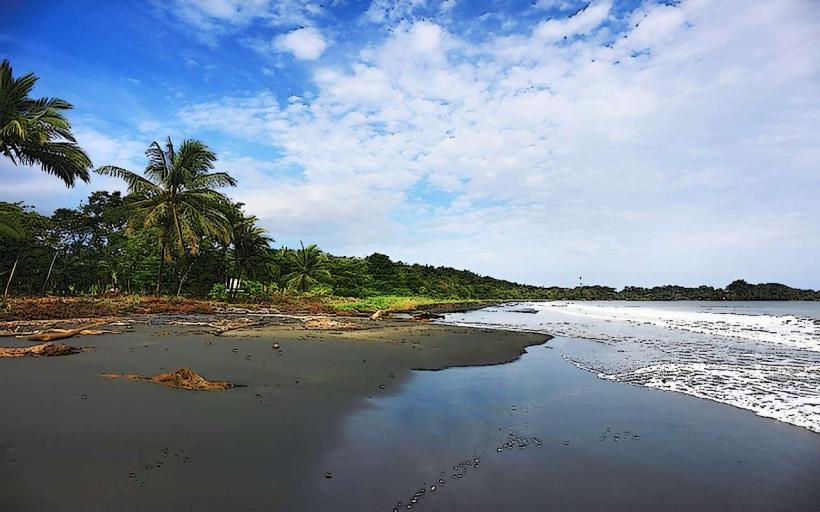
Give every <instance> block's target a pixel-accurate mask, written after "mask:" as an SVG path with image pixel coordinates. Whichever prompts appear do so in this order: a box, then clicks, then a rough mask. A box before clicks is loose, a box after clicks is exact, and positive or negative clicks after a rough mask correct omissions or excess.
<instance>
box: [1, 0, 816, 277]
mask: <svg viewBox="0 0 820 512" xmlns="http://www.w3.org/2000/svg"><path fill="white" fill-rule="evenodd" d="M818 47H820V4H818V3H817V2H814V1H811V0H783V1H778V2H766V1H762V0H725V1H721V2H713V1H706V0H684V1H682V2H672V3H658V2H644V1H618V0H614V1H608V0H595V1H593V2H592V3H590V4H588V3H587V2H581V1H574V0H536V1H520V2H519V1H488V2H478V1H469V2H468V1H466V0H455V1H453V0H450V1H443V2H442V1H434V0H426V1H425V0H393V1H383V0H374V1H372V2H371V1H353V0H337V1H323V2H304V1H268V0H249V1H239V0H207V1H194V0H173V1H165V2H154V3H152V2H142V3H139V4H138V3H127V2H91V1H81V0H76V1H70V2H69V1H62V2H61V1H50V2H38V1H15V0H11V1H9V0H6V1H5V2H3V4H2V6H0V55H2V57H7V58H9V59H10V60H11V62H12V65H13V66H14V69H15V72H16V73H18V74H21V73H24V72H28V71H33V72H35V73H36V74H37V75H39V76H40V77H41V79H40V82H39V83H38V86H37V88H36V89H35V93H36V94H37V95H42V96H49V95H53V96H59V97H62V98H65V99H67V100H69V101H71V102H72V103H74V104H75V106H76V109H75V110H74V111H73V112H72V114H71V119H72V122H73V124H74V126H75V128H76V132H77V137H78V140H79V141H80V143H81V144H82V145H83V146H84V147H85V148H86V149H87V150H88V151H89V153H90V154H91V157H92V159H93V160H94V162H95V164H97V165H104V164H116V165H121V166H126V167H128V168H132V169H135V170H141V169H142V168H143V167H144V159H143V156H142V153H143V151H144V149H145V148H146V147H147V146H148V144H149V143H150V142H151V141H153V140H157V139H159V140H161V139H164V138H165V137H167V136H169V135H170V136H171V137H173V138H174V139H175V140H181V139H183V138H201V139H202V140H204V141H205V142H206V143H208V144H209V145H210V146H211V147H213V148H214V149H215V150H216V151H217V153H218V155H219V158H220V161H219V166H220V167H221V168H222V169H224V170H227V171H229V172H231V173H232V174H233V175H235V176H236V177H237V178H238V179H239V181H240V184H239V186H238V187H237V188H236V189H234V190H231V191H229V194H230V195H231V196H232V197H235V198H237V199H239V200H241V201H243V202H245V203H246V204H247V210H248V211H249V212H250V213H253V214H256V215H257V216H259V217H260V219H261V220H262V223H263V225H264V226H265V227H267V228H268V229H269V230H270V232H271V234H272V235H273V237H274V238H275V239H276V240H277V241H278V242H280V243H285V244H288V245H292V244H294V243H298V240H300V239H303V240H305V241H310V242H316V243H318V244H319V245H320V246H321V247H323V248H325V249H327V250H330V251H332V252H335V253H339V254H350V255H365V254H369V253H371V252H373V251H379V252H385V253H387V254H390V255H391V256H393V257H394V258H396V259H401V260H404V261H413V262H422V263H430V264H436V265H449V266H455V267H460V268H470V269H472V270H475V271H477V272H479V273H483V274H491V275H495V276H498V277H504V278H509V279H515V280H519V281H524V282H530V283H535V284H547V285H551V284H556V285H573V284H575V283H576V282H577V278H578V276H579V275H583V276H584V281H585V282H587V283H601V284H609V285H614V286H622V285H624V284H641V285H655V284H666V283H679V284H687V285H695V284H713V285H725V284H726V283H728V282H729V281H731V280H733V279H735V278H740V277H742V278H746V279H747V280H750V281H755V282H764V281H781V282H786V283H788V284H792V285H796V286H804V287H814V288H820V271H818V270H817V254H818V253H820V206H818V203H820V201H817V197H818V196H820V145H818V142H817V141H818V140H820V54H818V52H817V51H816V50H813V49H816V48H818ZM118 187H121V185H120V184H119V183H117V182H116V181H113V180H109V179H104V178H101V177H99V176H95V177H94V179H93V181H92V183H91V184H90V185H81V186H78V187H76V188H75V189H65V188H64V187H62V185H61V183H60V182H59V181H58V180H56V179H54V178H53V177H50V176H48V175H46V174H44V173H42V172H40V171H36V170H33V169H23V168H15V167H13V166H12V165H11V164H10V163H9V162H8V161H0V200H7V201H25V202H27V203H29V204H34V205H35V206H36V207H37V208H38V209H39V210H40V211H43V212H49V211H51V210H52V209H53V208H55V207H60V206H74V205H76V204H78V203H79V201H80V200H82V198H84V197H86V196H87V195H88V193H89V192H90V191H91V190H96V189H102V188H107V189H115V188H118Z"/></svg>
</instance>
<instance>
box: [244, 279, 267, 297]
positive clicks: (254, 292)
mask: <svg viewBox="0 0 820 512" xmlns="http://www.w3.org/2000/svg"><path fill="white" fill-rule="evenodd" d="M242 288H243V289H244V292H243V293H242V296H243V297H245V298H247V299H251V300H267V299H269V298H270V293H269V292H268V291H267V290H265V285H263V284H262V283H260V282H259V281H245V282H244V283H242Z"/></svg>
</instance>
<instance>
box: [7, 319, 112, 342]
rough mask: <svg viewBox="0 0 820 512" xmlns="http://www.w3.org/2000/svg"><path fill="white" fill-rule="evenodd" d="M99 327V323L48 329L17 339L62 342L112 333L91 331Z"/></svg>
mask: <svg viewBox="0 0 820 512" xmlns="http://www.w3.org/2000/svg"><path fill="white" fill-rule="evenodd" d="M98 325H100V323H95V324H90V325H85V326H82V327H77V328H76V329H48V330H47V331H43V332H39V333H35V334H31V335H20V336H18V337H23V338H26V339H29V340H32V341H55V340H63V339H66V338H72V337H74V336H77V335H78V334H85V335H97V334H103V333H106V332H113V331H99V330H95V329H92V327H96V326H98Z"/></svg>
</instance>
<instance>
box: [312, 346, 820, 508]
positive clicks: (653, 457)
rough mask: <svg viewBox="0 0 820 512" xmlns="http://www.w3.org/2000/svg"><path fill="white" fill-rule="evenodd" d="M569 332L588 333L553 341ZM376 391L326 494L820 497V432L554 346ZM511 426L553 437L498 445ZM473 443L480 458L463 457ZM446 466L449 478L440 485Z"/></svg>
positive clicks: (516, 500) (772, 500)
mask: <svg viewBox="0 0 820 512" xmlns="http://www.w3.org/2000/svg"><path fill="white" fill-rule="evenodd" d="M568 342H578V341H577V340H562V339H559V340H555V341H553V342H551V343H550V344H549V345H553V344H557V345H560V344H562V343H568ZM580 343H585V342H580ZM586 343H588V342H586ZM370 405H371V406H370V407H368V408H366V409H363V410H361V411H359V412H357V413H355V414H353V415H352V416H351V417H349V418H348V419H347V420H346V422H345V426H344V442H343V444H342V445H341V446H339V447H338V448H336V449H335V450H333V451H332V452H331V453H330V454H329V455H328V457H327V459H326V461H325V465H326V467H327V470H328V471H331V472H332V474H333V479H332V480H327V481H324V482H322V484H321V485H320V486H319V487H318V489H317V491H316V495H317V499H318V500H319V503H320V505H321V506H322V507H328V509H330V508H331V507H332V508H334V509H336V510H390V509H392V507H393V506H395V505H396V502H397V501H398V500H401V501H402V502H403V503H404V504H406V503H408V502H409V499H410V498H412V496H413V494H414V493H416V492H418V491H419V489H421V488H422V487H424V488H425V489H427V492H426V494H425V496H424V497H422V498H421V499H420V500H419V506H420V507H421V506H423V509H424V510H454V509H458V510H463V509H471V510H502V509H507V510H512V509H517V510H547V509H549V508H552V507H555V506H556V504H557V503H559V504H563V505H565V506H564V507H563V508H574V507H575V506H576V505H580V506H588V507H591V508H596V507H598V508H601V507H610V506H612V507H616V508H617V507H625V506H630V505H631V506H633V507H635V508H636V509H645V510H657V507H658V504H659V503H663V502H665V501H666V500H674V502H675V503H678V504H683V505H688V506H690V507H701V506H703V507H706V508H709V506H710V505H711V504H721V505H727V506H739V505H740V504H743V503H757V504H761V503H762V504H765V503H768V504H770V505H772V506H774V504H776V503H779V502H780V500H781V499H784V496H785V493H786V492H788V493H789V495H790V496H791V498H788V499H792V500H794V499H797V498H799V499H803V500H807V499H809V498H811V497H813V498H820V494H818V491H817V490H816V486H815V485H814V483H813V482H812V481H811V479H812V478H817V477H818V476H820V468H818V461H820V436H818V435H816V434H812V433H810V432H808V431H805V430H802V429H797V428H794V427H791V426H788V425H785V424H781V423H777V422H773V421H770V420H764V419H761V418H757V417H755V416H753V415H751V414H749V413H746V412H743V411H740V410H738V409H734V408H729V407H726V406H722V405H719V404H715V403H712V402H706V401H702V400H696V399H693V398H689V397H685V396H683V395H677V394H670V393H663V392H659V391H653V390H647V389H643V388H640V387H634V386H628V385H623V384H618V383H612V382H607V381H604V380H600V379H597V378H596V377H595V376H594V375H592V374H590V373H587V372H584V371H582V370H580V369H578V368H576V367H574V366H572V365H570V364H567V363H566V362H565V361H564V360H563V359H562V357H561V354H560V352H559V350H558V349H548V348H545V347H544V346H537V347H531V348H530V349H529V350H528V353H527V354H525V356H524V357H523V358H522V359H521V360H519V361H517V362H515V363H511V364H506V365H499V366H489V367H481V368H452V369H448V370H444V371H440V372H415V373H414V376H413V378H412V379H411V380H410V381H409V382H407V383H406V385H405V386H404V387H403V388H402V389H401V391H400V392H399V393H398V394H396V395H392V396H386V397H382V398H377V399H374V400H372V401H371V403H370ZM511 432H514V433H515V435H517V436H522V437H525V438H527V439H532V438H533V437H535V438H537V439H538V440H539V441H540V442H541V443H542V445H541V446H540V447H539V446H536V445H535V443H530V444H529V445H527V446H526V447H525V448H518V447H514V448H513V449H511V450H503V451H502V452H500V453H499V452H498V451H497V448H498V447H499V446H501V445H502V444H503V443H504V442H505V441H506V440H507V439H508V435H509V434H510V433H511ZM616 435H617V436H618V440H615V437H616ZM635 436H639V437H637V438H636V437H635ZM567 442H568V444H565V443H567ZM473 457H478V458H479V459H480V461H481V463H480V467H479V468H477V469H475V468H472V467H469V468H468V469H466V470H464V469H459V470H454V469H453V467H454V466H457V465H458V464H459V463H463V462H464V461H466V460H472V459H473ZM739 460H741V461H742V463H739V462H738V461H739ZM441 472H444V473H445V475H444V479H445V481H446V484H445V485H444V486H443V487H442V486H438V488H437V489H436V491H434V492H432V493H431V492H430V490H429V489H430V486H431V485H436V484H437V480H438V479H439V478H441V477H442V476H441ZM456 473H462V474H463V476H462V477H461V478H457V479H453V478H452V475H453V474H456ZM752 478H753V479H754V481H755V482H756V485H757V487H756V489H755V490H753V491H751V492H750V491H748V490H747V488H748V482H749V481H750V480H749V479H752ZM590 482H592V483H593V487H594V488H595V492H594V493H592V494H590V492H589V489H590ZM795 497H797V498H795ZM322 507H320V508H322ZM511 507H512V508H511ZM798 508H799V507H798ZM322 509H324V508H322Z"/></svg>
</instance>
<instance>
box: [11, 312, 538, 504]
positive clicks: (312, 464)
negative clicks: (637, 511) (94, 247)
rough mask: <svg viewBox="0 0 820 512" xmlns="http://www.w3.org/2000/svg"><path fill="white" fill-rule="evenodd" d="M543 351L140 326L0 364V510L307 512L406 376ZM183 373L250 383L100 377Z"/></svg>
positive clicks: (514, 342)
mask: <svg viewBox="0 0 820 512" xmlns="http://www.w3.org/2000/svg"><path fill="white" fill-rule="evenodd" d="M545 339H546V337H545V336H543V335H532V334H515V333H505V334H502V335H499V333H497V332H488V333H483V332H481V331H476V330H473V329H467V328H448V327H441V326H434V325H424V324H409V323H408V324H393V323H386V327H384V328H380V329H375V330H366V331H337V332H333V331H312V330H310V331H309V330H304V329H300V328H294V327H291V326H282V327H271V328H265V329H262V330H260V331H256V332H254V331H235V332H231V333H230V336H215V335H213V334H209V333H206V332H205V331H204V330H203V329H202V328H198V327H196V326H168V325H155V326H146V325H140V324H137V325H136V326H135V327H134V329H133V331H132V332H126V333H124V334H119V335H103V336H96V337H94V338H93V339H91V338H82V339H80V338H78V339H75V340H70V341H73V343H76V344H86V343H92V344H93V345H94V346H95V350H94V351H93V352H88V353H83V354H77V355H73V356H66V357H53V358H36V359H35V358H20V359H14V360H2V361H0V364H2V366H0V387H2V389H3V390H4V392H3V393H2V394H0V487H2V489H0V490H1V491H2V492H0V509H2V510H43V509H49V510H154V509H156V508H157V507H180V509H182V510H193V509H197V510H225V509H233V508H238V509H245V510H259V509H263V508H264V509H268V510H270V509H271V508H272V509H273V510H315V509H316V505H315V501H314V498H313V497H312V496H311V495H310V489H312V484H313V483H314V481H315V480H317V479H319V480H320V481H321V480H325V473H326V469H325V468H324V467H322V466H321V465H320V460H319V459H320V457H321V455H323V454H324V453H325V452H326V451H328V450H329V449H331V448H332V447H333V446H334V445H335V444H336V443H337V442H338V435H339V427H340V422H341V420H342V419H343V418H344V416H345V415H346V414H349V413H350V412H351V411H353V410H355V409H357V408H363V407H367V403H368V400H369V399H370V398H369V397H378V396H382V395H386V394H391V393H396V392H398V391H400V389H401V386H402V383H403V382H404V381H405V380H406V379H407V377H408V376H409V374H410V370H411V369H412V368H425V369H441V368H445V367H448V366H459V365H467V364H475V365H483V364H495V363H501V362H504V361H510V360H512V359H514V358H516V357H518V355H519V354H520V353H521V352H522V350H523V348H524V347H526V346H528V345H532V344H535V343H540V342H543V341H544V340H545ZM274 342H275V343H278V344H279V349H278V350H275V349H273V348H272V344H273V343H274ZM280 352H281V355H280ZM78 356H79V357H78ZM183 367H184V368H191V369H193V370H195V371H196V372H198V373H200V374H201V375H203V376H204V377H206V378H209V379H213V380H225V381H229V382H232V383H235V384H238V385H240V386H243V387H240V388H235V389H231V390H226V391H220V392H190V391H183V390H178V389H170V388H166V387H164V386H159V385H155V384H153V383H149V382H139V381H126V380H111V379H107V378H104V377H101V376H100V374H101V373H106V372H114V373H137V374H142V375H153V374H156V373H160V372H167V371H170V370H172V369H174V368H183Z"/></svg>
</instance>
